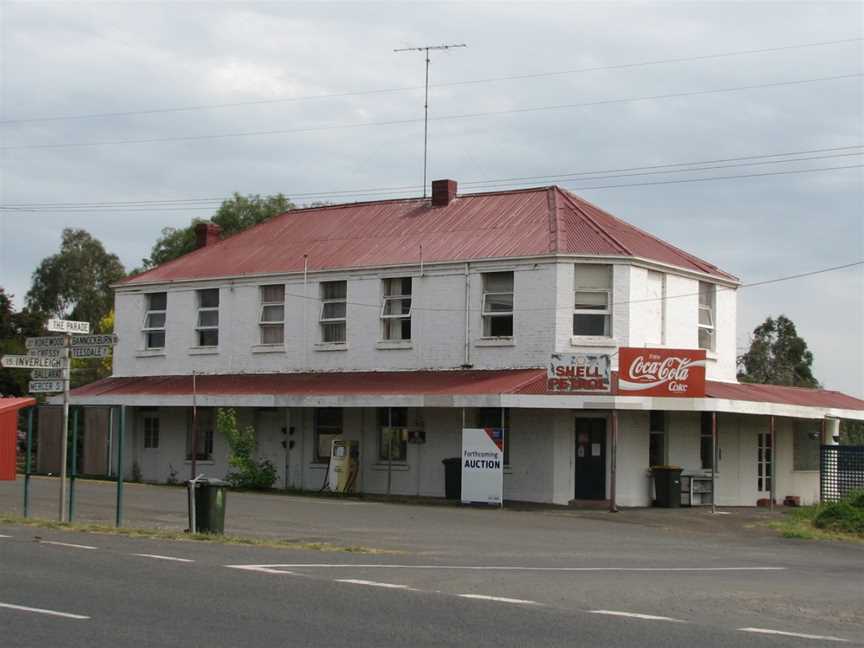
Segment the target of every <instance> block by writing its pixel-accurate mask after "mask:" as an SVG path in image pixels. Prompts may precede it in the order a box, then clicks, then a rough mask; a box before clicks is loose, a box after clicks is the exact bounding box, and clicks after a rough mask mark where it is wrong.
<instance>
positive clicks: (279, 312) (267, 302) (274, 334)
mask: <svg viewBox="0 0 864 648" xmlns="http://www.w3.org/2000/svg"><path fill="white" fill-rule="evenodd" d="M258 326H259V328H260V329H261V344H282V343H283V342H284V341H285V286H283V285H282V284H275V285H272V286H261V312H260V313H259V316H258Z"/></svg>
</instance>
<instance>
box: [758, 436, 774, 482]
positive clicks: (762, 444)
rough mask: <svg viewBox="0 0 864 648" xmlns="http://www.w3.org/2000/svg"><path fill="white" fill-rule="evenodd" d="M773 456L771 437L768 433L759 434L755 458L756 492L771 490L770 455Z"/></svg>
mask: <svg viewBox="0 0 864 648" xmlns="http://www.w3.org/2000/svg"><path fill="white" fill-rule="evenodd" d="M773 454H774V452H773V448H772V447H771V435H770V434H769V433H768V432H760V433H759V448H758V455H757V457H756V467H757V475H756V490H758V491H759V492H767V491H770V490H771V477H772V472H773V470H772V467H771V466H772V463H771V462H772V459H773V457H772V455H773Z"/></svg>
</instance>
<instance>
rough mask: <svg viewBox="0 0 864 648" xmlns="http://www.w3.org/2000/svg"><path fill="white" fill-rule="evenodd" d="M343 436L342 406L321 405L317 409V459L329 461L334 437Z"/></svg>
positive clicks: (317, 460)
mask: <svg viewBox="0 0 864 648" xmlns="http://www.w3.org/2000/svg"><path fill="white" fill-rule="evenodd" d="M340 436H342V408H340V407H319V408H318V409H316V410H315V461H316V463H327V462H329V461H330V454H331V452H332V448H333V439H338V438H339V437H340Z"/></svg>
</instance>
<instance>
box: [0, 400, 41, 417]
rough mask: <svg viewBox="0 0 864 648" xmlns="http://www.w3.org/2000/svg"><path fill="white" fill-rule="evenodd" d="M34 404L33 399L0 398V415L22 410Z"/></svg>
mask: <svg viewBox="0 0 864 648" xmlns="http://www.w3.org/2000/svg"><path fill="white" fill-rule="evenodd" d="M35 404H36V399H35V398H29V397H24V398H0V414H3V413H4V412H11V411H13V410H19V409H23V408H25V407H30V406H31V405H35Z"/></svg>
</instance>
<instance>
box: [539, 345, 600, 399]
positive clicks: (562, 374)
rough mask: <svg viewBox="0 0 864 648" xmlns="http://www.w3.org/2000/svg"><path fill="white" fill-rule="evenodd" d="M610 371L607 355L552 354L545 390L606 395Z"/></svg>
mask: <svg viewBox="0 0 864 648" xmlns="http://www.w3.org/2000/svg"><path fill="white" fill-rule="evenodd" d="M610 369H611V362H610V360H609V356H608V355H607V354H600V353H553V354H552V358H551V359H550V361H549V367H548V368H547V373H546V390H547V391H550V392H565V393H566V392H574V393H595V394H608V393H609V391H610V388H611V383H610V375H611V370H610Z"/></svg>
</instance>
